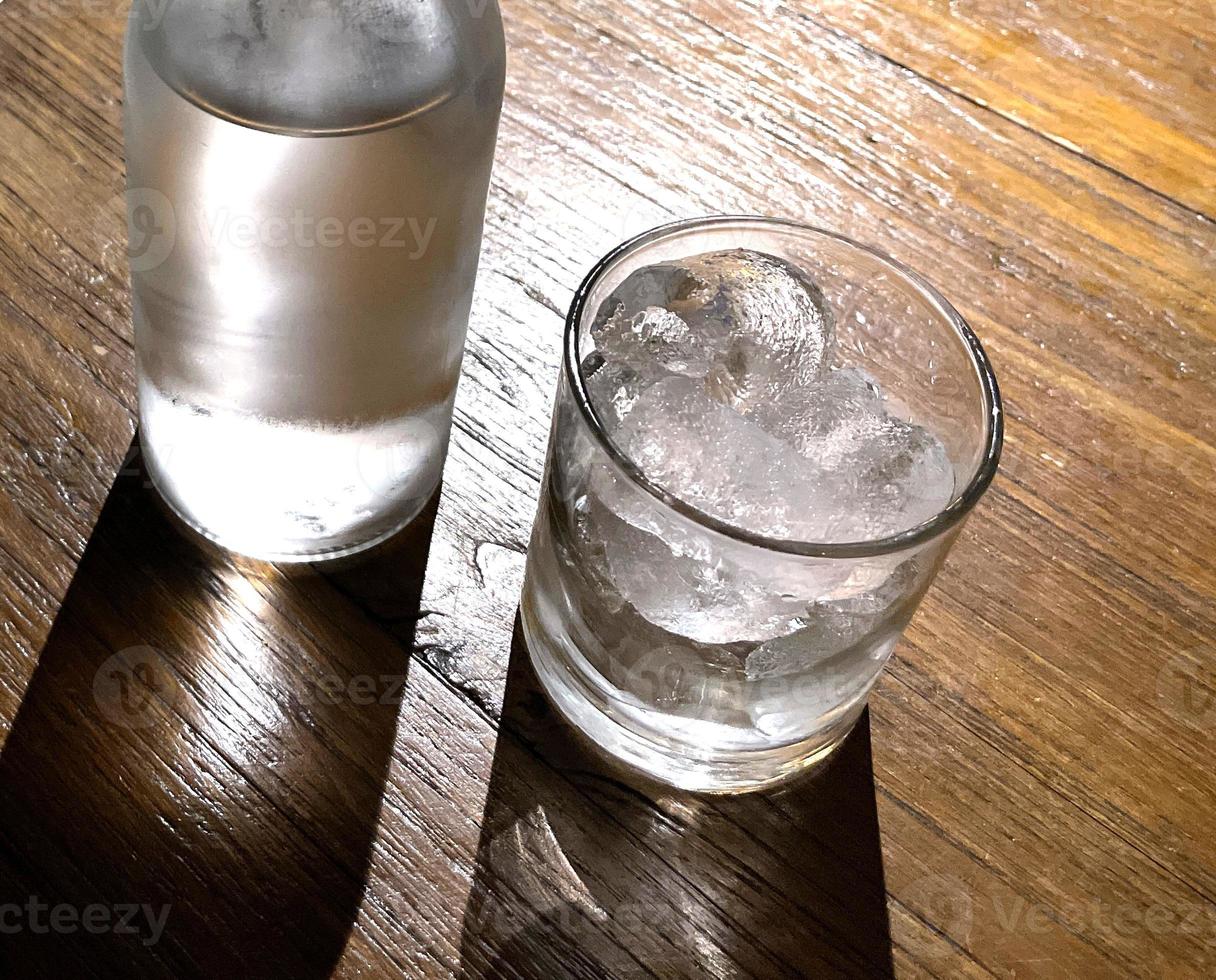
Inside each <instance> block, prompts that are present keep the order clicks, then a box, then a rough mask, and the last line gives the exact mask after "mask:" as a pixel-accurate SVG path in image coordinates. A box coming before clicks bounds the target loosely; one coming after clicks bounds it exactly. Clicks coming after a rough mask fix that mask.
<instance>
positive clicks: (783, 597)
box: [590, 496, 815, 644]
mask: <svg viewBox="0 0 1216 980" xmlns="http://www.w3.org/2000/svg"><path fill="white" fill-rule="evenodd" d="M591 499H592V501H593V504H592V509H591V515H590V518H591V521H592V522H593V529H592V532H593V534H594V535H595V536H596V537H597V539H598V540H600V541H601V542H602V543H603V548H604V554H605V559H606V566H607V576H606V577H607V579H608V580H609V581H610V582H611V583H612V588H613V589H614V590H615V591H616V592H618V593H619V594H620V596H621V598H623V599H624V600H625V601H626V602H628V603H630V604H631V605H632V606H633V608H634V609H635V610H636V611H637V613H638V614H639V615H640V616H642V617H643V618H644V619H646V620H647V621H648V622H650V623H653V624H654V625H655V626H658V627H661V628H662V629H664V630H666V631H668V632H669V633H673V634H676V635H677V636H678V637H686V638H688V639H689V640H692V641H696V642H699V643H713V644H725V643H738V642H759V641H762V640H766V639H770V638H772V637H776V636H782V635H784V634H786V633H788V632H790V630H792V629H794V628H796V627H797V625H798V622H799V617H800V616H803V615H805V614H806V610H807V604H808V595H813V593H814V589H815V587H814V585H812V584H810V583H805V584H806V593H807V594H806V595H800V594H798V593H791V592H790V591H788V590H784V589H781V588H779V587H774V583H773V582H772V580H771V576H770V575H769V574H766V572H767V570H766V569H764V568H763V567H760V568H751V567H747V566H745V565H743V564H741V563H739V562H738V561H737V560H732V557H734V558H736V559H737V556H728V555H726V554H724V553H723V552H722V551H720V550H719V549H716V548H715V547H714V545H713V543H712V542H710V541H708V540H707V539H706V537H705V536H704V535H698V534H681V533H680V532H679V531H678V530H677V529H675V528H671V527H669V528H667V529H666V530H667V533H665V534H662V535H659V534H655V533H652V532H651V531H648V530H642V529H641V528H640V527H638V526H636V524H634V523H632V522H630V521H627V520H624V519H622V518H621V517H620V516H619V515H617V514H616V513H614V512H613V511H612V510H611V509H609V508H608V507H607V506H605V505H604V504H603V503H602V502H600V501H598V499H597V498H595V497H594V496H593V497H592V498H591ZM804 581H805V580H804Z"/></svg>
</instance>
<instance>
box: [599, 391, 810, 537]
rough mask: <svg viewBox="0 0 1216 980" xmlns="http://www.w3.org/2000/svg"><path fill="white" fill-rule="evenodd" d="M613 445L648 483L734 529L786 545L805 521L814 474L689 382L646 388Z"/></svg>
mask: <svg viewBox="0 0 1216 980" xmlns="http://www.w3.org/2000/svg"><path fill="white" fill-rule="evenodd" d="M616 441H617V444H618V445H619V447H620V448H621V450H622V451H623V452H625V453H626V454H627V455H628V456H629V457H630V458H631V459H632V460H633V461H634V462H635V463H636V464H637V465H638V466H639V467H640V468H641V470H642V472H643V473H645V474H646V475H647V476H648V477H649V478H650V480H651V481H652V482H654V483H657V484H658V485H659V486H661V487H662V488H663V489H665V490H667V491H668V492H669V493H671V494H673V495H674V496H676V497H679V498H680V499H681V500H684V501H686V502H687V503H690V504H692V505H693V506H694V507H696V508H698V509H699V510H702V511H705V512H706V513H707V514H710V515H712V516H714V517H717V518H719V519H720V520H723V521H727V522H729V523H731V524H734V525H736V526H737V527H740V528H744V529H747V530H750V531H754V532H758V533H761V534H766V535H770V536H774V537H786V536H789V535H791V534H794V533H797V532H798V530H799V529H800V528H801V527H802V526H803V525H804V524H805V523H806V522H807V521H808V520H813V517H814V515H812V514H809V513H808V510H813V507H814V504H815V503H816V500H815V497H814V496H813V495H808V494H807V487H808V485H813V484H814V483H815V482H816V481H817V480H818V479H819V473H818V470H817V467H816V466H815V465H814V464H813V463H812V462H811V461H810V460H808V459H806V458H805V457H803V456H801V455H800V454H799V453H797V452H795V451H794V450H793V449H792V448H791V447H790V446H788V445H786V444H785V443H782V442H781V441H780V440H778V439H775V438H774V437H773V436H771V435H769V434H768V433H767V432H765V431H764V430H763V429H761V428H760V427H759V426H758V425H755V424H754V423H753V422H751V421H749V420H748V419H746V418H744V417H743V416H741V415H739V414H738V413H737V412H735V411H733V410H732V409H730V408H728V407H726V406H725V405H722V404H720V403H718V402H716V401H714V400H713V399H711V398H709V397H708V396H707V395H706V394H705V392H704V390H703V389H702V388H701V386H700V385H699V384H697V382H695V381H693V380H691V379H688V378H680V377H671V378H667V379H665V380H663V381H660V382H659V383H658V384H655V385H652V386H651V387H649V388H647V389H646V390H645V392H643V394H642V396H641V397H640V398H639V399H638V400H637V403H636V404H635V405H634V408H633V411H632V412H631V413H630V414H629V416H628V418H627V419H626V420H625V422H624V423H623V424H622V426H621V428H620V430H619V431H618V432H617V434H616Z"/></svg>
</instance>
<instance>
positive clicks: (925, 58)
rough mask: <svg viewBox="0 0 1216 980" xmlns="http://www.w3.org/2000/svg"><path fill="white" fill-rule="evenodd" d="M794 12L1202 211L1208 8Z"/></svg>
mask: <svg viewBox="0 0 1216 980" xmlns="http://www.w3.org/2000/svg"><path fill="white" fill-rule="evenodd" d="M804 15H805V16H807V17H809V18H811V19H814V20H815V21H817V22H818V23H822V24H824V25H825V26H831V27H832V28H834V29H836V30H839V31H842V32H844V33H845V34H847V35H849V36H851V37H855V38H858V39H860V40H862V41H863V42H864V43H865V44H866V45H867V46H869V47H871V48H873V49H874V50H875V51H880V52H882V53H883V54H884V55H886V56H887V57H889V58H891V59H892V60H893V61H895V62H897V63H899V64H901V65H905V66H907V67H908V68H910V69H911V70H912V71H915V72H917V73H918V74H920V75H922V76H925V77H927V78H930V79H932V80H934V81H936V82H939V83H941V84H942V85H944V86H947V87H949V88H950V89H951V90H953V91H956V92H959V93H960V94H962V95H964V96H965V97H966V98H968V99H970V100H971V101H973V102H976V103H979V104H982V105H985V106H987V107H989V108H991V109H993V110H995V111H996V112H999V113H1001V114H1002V115H1003V116H1006V117H1007V118H1009V119H1014V120H1016V121H1018V122H1019V123H1021V124H1023V125H1025V126H1028V127H1030V128H1031V129H1034V130H1035V131H1037V132H1040V133H1044V134H1046V135H1047V136H1049V137H1050V138H1051V139H1052V140H1054V141H1055V142H1057V143H1059V144H1060V145H1061V146H1065V147H1070V148H1073V149H1075V150H1076V151H1077V152H1078V153H1081V154H1084V155H1085V156H1087V157H1089V158H1091V159H1094V160H1096V161H1098V162H1100V163H1101V164H1103V165H1104V166H1107V167H1111V168H1113V169H1115V170H1118V171H1120V172H1121V173H1124V174H1127V175H1128V176H1130V177H1132V178H1134V179H1135V180H1137V181H1139V182H1140V183H1142V184H1144V185H1145V186H1146V187H1150V188H1152V189H1153V190H1156V191H1158V192H1160V193H1162V194H1165V195H1168V196H1169V197H1172V198H1173V199H1174V200H1176V201H1179V202H1181V203H1182V204H1185V205H1187V206H1188V207H1191V208H1194V209H1195V210H1196V211H1200V212H1203V213H1205V214H1206V215H1207V216H1208V217H1209V218H1211V217H1212V216H1213V215H1214V214H1216V176H1213V175H1214V174H1216V113H1213V112H1212V102H1213V99H1214V98H1216V57H1213V52H1214V50H1216V32H1214V30H1213V22H1212V7H1211V4H1210V3H1203V2H1199V0H1192V2H1188V3H1174V2H1171V0H1086V2H1077V0H1036V2H1033V3H1032V2H1023V0H860V2H855V0H827V2H825V3H817V4H815V5H814V7H812V8H806V9H805V10H804Z"/></svg>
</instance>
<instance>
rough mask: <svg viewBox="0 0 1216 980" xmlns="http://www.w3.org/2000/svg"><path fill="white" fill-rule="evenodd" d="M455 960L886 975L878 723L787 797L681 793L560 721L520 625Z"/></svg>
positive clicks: (514, 968)
mask: <svg viewBox="0 0 1216 980" xmlns="http://www.w3.org/2000/svg"><path fill="white" fill-rule="evenodd" d="M461 955H462V960H461V962H462V970H463V973H464V975H465V976H469V977H500V976H515V977H537V978H555V977H589V978H590V977H603V976H605V975H609V976H621V977H631V976H651V975H653V976H660V977H675V976H689V977H694V976H695V977H702V976H723V977H733V976H740V975H744V976H763V977H770V976H841V975H844V976H865V977H884V976H891V975H892V973H893V970H892V959H891V942H890V930H889V924H888V918H887V906H886V890H885V887H884V881H883V868H882V852H881V846H880V839H879V827H878V816H877V810H876V806H875V795H874V780H873V774H872V768H871V758H870V738H869V717H868V714H867V715H863V716H862V719H861V721H860V722H859V723H858V724H857V726H856V728H855V729H854V730H853V732H852V734H851V735H850V736H849V737H848V739H847V740H846V741H845V743H844V744H843V745H842V746H841V748H840V749H839V750H838V751H837V752H836V753H835V754H834V755H833V756H832V757H831V759H829V760H828V762H827V763H826V764H824V765H823V766H822V767H820V768H819V769H818V770H817V771H815V772H813V773H811V774H809V775H808V776H806V777H803V778H802V779H800V780H798V781H796V782H794V783H791V784H788V785H786V786H784V787H782V788H779V789H777V790H773V791H769V792H765V793H760V794H753V795H744V796H734V797H710V796H696V795H692V794H687V793H682V792H679V791H675V790H671V789H669V788H665V787H661V786H658V785H656V784H652V783H646V782H642V781H640V780H639V779H638V778H637V777H635V776H632V775H630V774H627V773H625V772H624V771H622V770H621V769H619V768H617V767H616V766H615V765H614V764H613V763H611V762H609V761H607V760H605V759H604V758H603V757H602V756H601V755H600V754H599V753H598V752H597V751H595V750H593V749H591V748H590V747H589V746H588V745H587V743H586V742H585V741H584V740H583V739H582V737H581V736H580V735H579V734H578V733H577V732H576V731H574V730H573V729H572V728H571V727H570V726H569V725H567V724H566V723H565V722H564V721H563V720H562V719H561V718H560V717H559V716H558V715H557V714H556V712H555V711H554V710H553V708H552V707H551V706H550V705H549V703H548V701H547V699H546V697H545V696H544V694H543V692H542V690H541V689H540V688H539V685H538V682H537V680H536V677H535V675H534V673H533V671H532V667H531V664H530V662H529V660H528V656H527V651H526V649H525V646H524V642H523V638H522V630H521V629H520V626H519V623H518V621H517V622H516V629H515V636H514V642H513V644H512V651H511V663H510V668H509V672H508V679H507V688H506V695H505V700H504V704H503V715H502V725H501V729H500V733H499V738H498V743H497V747H496V750H495V755H494V763H493V769H492V773H491V780H490V787H489V793H488V796H487V800H486V811H485V816H484V819H483V823H482V831H481V839H480V842H479V847H478V855H477V865H476V872H475V876H474V882H473V889H472V893H471V897H470V900H469V904H468V907H467V908H466V911H465V917H464V930H463V936H462V949H461Z"/></svg>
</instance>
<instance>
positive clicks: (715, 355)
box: [591, 249, 833, 411]
mask: <svg viewBox="0 0 1216 980" xmlns="http://www.w3.org/2000/svg"><path fill="white" fill-rule="evenodd" d="M832 329H833V328H832V314H831V310H830V308H829V306H828V304H827V302H826V300H825V299H824V297H823V294H822V293H821V292H820V291H819V289H818V287H816V286H815V284H814V283H813V282H811V280H810V279H808V278H807V277H806V276H805V275H804V274H803V273H802V272H801V271H799V270H798V269H797V268H796V267H795V266H793V265H792V264H790V263H789V262H786V261H785V260H784V259H780V258H777V257H776V256H773V255H766V254H764V253H761V252H754V251H750V250H748V249H731V250H728V251H719V252H706V253H703V254H701V255H694V256H690V257H688V258H685V259H681V260H679V261H678V262H661V263H657V264H655V265H652V266H647V267H646V268H644V269H639V270H637V271H636V272H633V273H632V274H631V275H629V276H628V277H627V278H626V279H625V280H624V281H623V282H622V283H621V284H620V285H619V286H617V288H616V289H614V290H613V291H612V293H611V294H610V295H609V296H608V297H607V298H606V299H605V300H604V301H603V303H601V304H600V308H599V310H598V311H597V313H596V318H595V320H594V321H593V323H592V326H591V335H592V338H593V339H594V340H595V343H596V347H597V349H599V350H602V351H603V352H604V354H605V356H606V357H608V358H610V359H613V360H619V361H621V362H623V363H627V364H630V365H631V366H633V367H634V368H635V369H636V370H639V371H643V372H644V373H645V371H646V370H647V369H646V368H642V367H641V365H643V364H645V365H648V366H649V367H654V368H657V369H659V370H660V371H663V372H666V373H672V374H683V375H687V376H689V377H697V378H704V379H706V390H707V391H709V392H710V394H711V395H713V397H714V398H716V399H717V400H718V401H721V402H722V403H724V404H728V405H732V406H734V407H736V408H739V409H740V410H743V411H746V410H747V408H748V407H750V406H752V405H754V404H759V403H760V402H762V401H765V400H767V399H771V398H776V397H780V395H781V394H782V393H783V392H785V391H787V390H790V389H793V388H797V387H800V386H803V385H805V384H806V383H808V382H809V381H810V380H811V379H813V378H815V377H817V376H818V375H819V373H820V371H821V370H822V367H823V364H824V361H825V359H826V356H827V353H828V350H829V348H830V345H831V338H832Z"/></svg>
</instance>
